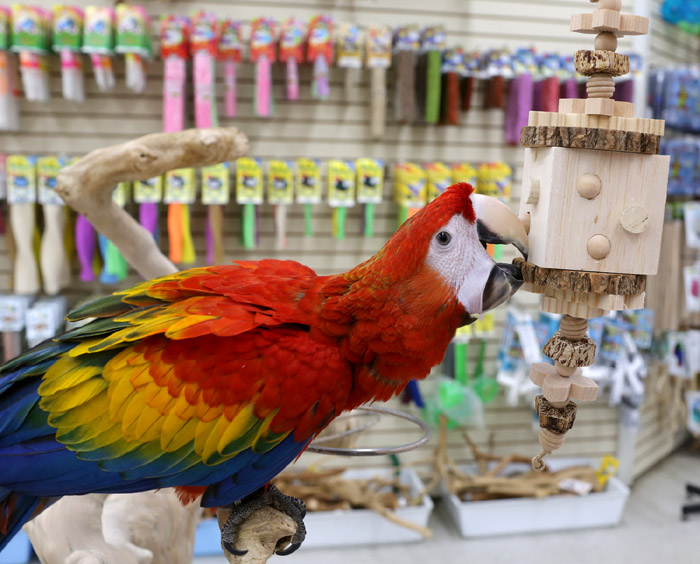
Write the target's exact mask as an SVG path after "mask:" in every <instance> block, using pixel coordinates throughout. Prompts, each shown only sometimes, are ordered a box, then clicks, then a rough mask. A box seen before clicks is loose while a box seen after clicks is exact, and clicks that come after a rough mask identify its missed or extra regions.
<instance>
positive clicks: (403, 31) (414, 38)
mask: <svg viewBox="0 0 700 564" xmlns="http://www.w3.org/2000/svg"><path fill="white" fill-rule="evenodd" d="M394 47H395V49H396V50H397V51H418V50H419V49H420V27H419V26H418V24H410V25H404V26H401V27H399V28H398V29H397V30H396V34H395V38H394Z"/></svg>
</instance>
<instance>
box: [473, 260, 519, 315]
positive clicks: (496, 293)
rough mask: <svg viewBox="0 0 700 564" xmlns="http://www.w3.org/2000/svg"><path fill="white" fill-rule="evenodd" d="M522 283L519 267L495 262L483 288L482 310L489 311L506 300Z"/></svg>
mask: <svg viewBox="0 0 700 564" xmlns="http://www.w3.org/2000/svg"><path fill="white" fill-rule="evenodd" d="M522 283H523V275H522V272H520V268H519V267H517V266H515V265H512V264H505V263H497V264H496V265H494V267H493V268H492V269H491V274H490V275H489V279H488V281H487V282H486V287H485V288H484V295H483V301H482V311H489V310H491V309H494V308H496V307H498V306H499V305H501V304H502V303H505V302H506V301H508V298H510V297H511V296H512V295H513V294H515V292H516V291H517V290H518V288H520V286H521V285H522Z"/></svg>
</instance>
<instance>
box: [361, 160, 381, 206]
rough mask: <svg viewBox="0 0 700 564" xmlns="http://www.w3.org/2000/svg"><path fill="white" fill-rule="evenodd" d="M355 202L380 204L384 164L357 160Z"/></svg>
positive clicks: (376, 161)
mask: <svg viewBox="0 0 700 564" xmlns="http://www.w3.org/2000/svg"><path fill="white" fill-rule="evenodd" d="M355 166H356V168H357V201H358V202H359V203H361V204H380V203H381V202H382V195H383V193H384V163H383V162H382V161H380V160H379V159H357V161H356V162H355Z"/></svg>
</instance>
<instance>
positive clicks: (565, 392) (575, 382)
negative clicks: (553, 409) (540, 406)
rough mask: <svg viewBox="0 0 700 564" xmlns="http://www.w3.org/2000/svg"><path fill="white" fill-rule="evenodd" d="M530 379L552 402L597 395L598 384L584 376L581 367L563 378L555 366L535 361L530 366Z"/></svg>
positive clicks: (590, 398)
mask: <svg viewBox="0 0 700 564" xmlns="http://www.w3.org/2000/svg"><path fill="white" fill-rule="evenodd" d="M530 380H532V383H533V384H535V386H540V387H541V388H542V394H543V395H544V396H545V397H546V398H547V400H548V401H550V402H552V403H560V402H565V401H568V400H569V399H574V400H577V401H593V400H594V399H596V398H597V397H598V384H596V383H595V382H594V381H593V380H591V379H590V378H586V377H585V376H584V375H583V374H582V373H581V369H578V370H576V372H574V373H573V374H572V375H571V376H570V377H568V378H565V377H564V376H560V375H559V374H557V370H556V368H555V367H554V366H552V365H551V364H545V363H543V362H535V363H534V364H532V365H531V366H530Z"/></svg>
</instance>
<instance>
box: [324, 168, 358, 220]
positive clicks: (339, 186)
mask: <svg viewBox="0 0 700 564" xmlns="http://www.w3.org/2000/svg"><path fill="white" fill-rule="evenodd" d="M328 204H329V205H330V206H331V207H337V208H350V207H352V206H354V205H355V165H354V163H352V162H351V161H341V160H337V159H333V160H330V161H328Z"/></svg>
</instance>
